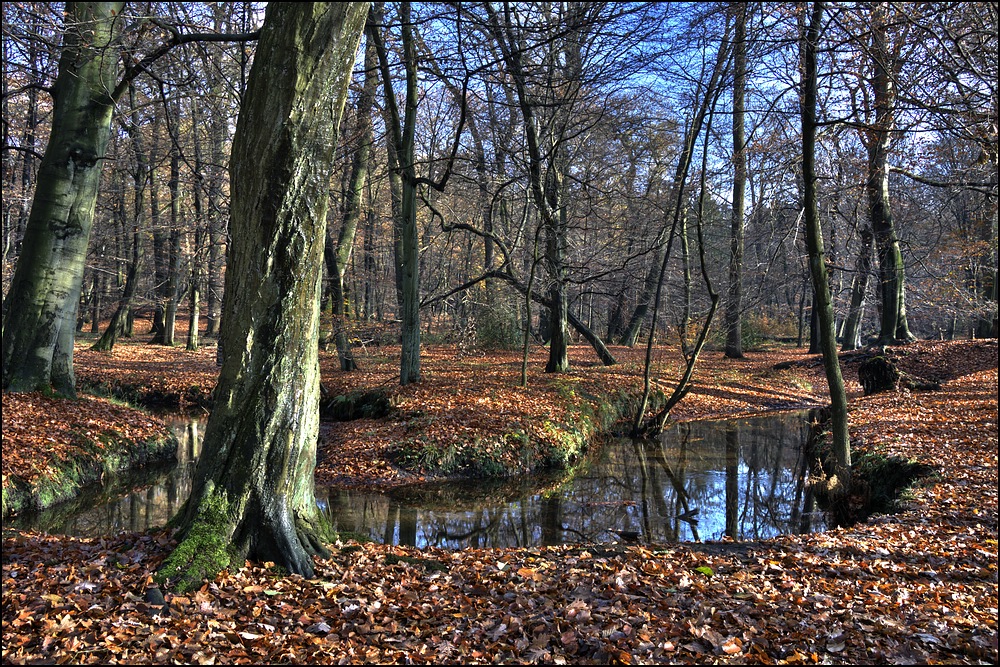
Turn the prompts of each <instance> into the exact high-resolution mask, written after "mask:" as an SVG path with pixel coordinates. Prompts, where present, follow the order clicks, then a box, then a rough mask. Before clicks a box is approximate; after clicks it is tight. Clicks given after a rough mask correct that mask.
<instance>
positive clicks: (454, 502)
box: [11, 412, 826, 548]
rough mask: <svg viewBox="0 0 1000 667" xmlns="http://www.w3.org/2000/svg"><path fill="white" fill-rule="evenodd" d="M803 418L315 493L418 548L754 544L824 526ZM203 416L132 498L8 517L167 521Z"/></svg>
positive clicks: (360, 527)
mask: <svg viewBox="0 0 1000 667" xmlns="http://www.w3.org/2000/svg"><path fill="white" fill-rule="evenodd" d="M807 415H808V413H806V412H795V413H782V414H775V415H771V416H767V417H759V418H754V419H744V420H733V421H714V422H708V421H706V422H693V423H687V424H677V425H674V426H673V427H672V428H671V429H670V430H668V431H667V432H665V433H664V434H663V435H662V436H661V437H660V438H659V439H656V440H631V439H618V440H614V441H611V442H609V443H607V444H606V445H605V446H603V447H601V448H600V449H599V450H598V451H597V452H596V453H595V454H593V455H592V456H591V457H590V458H589V459H588V460H587V461H586V462H584V463H583V464H582V465H581V466H579V467H578V468H577V469H576V470H574V471H572V472H571V473H570V474H566V473H561V474H559V475H552V474H546V475H530V476H525V477H524V478H521V479H517V480H502V481H488V480H476V481H473V482H450V483H438V484H428V485H420V486H411V487H404V488H401V489H395V490H392V491H389V492H385V493H373V492H361V491H357V490H345V489H338V488H327V487H318V488H317V490H316V491H317V503H318V504H319V506H320V508H321V509H322V510H323V511H324V512H326V513H327V515H328V516H329V518H330V520H331V521H332V522H333V524H334V527H335V528H337V530H339V531H349V532H352V533H359V534H362V535H365V536H367V537H369V538H371V539H373V540H376V541H379V542H384V543H391V544H408V545H414V546H418V547H422V546H428V545H433V546H442V547H451V548H462V547H467V546H472V547H526V546H536V545H549V544H562V543H588V542H608V541H612V540H616V541H638V542H652V543H662V542H678V541H701V540H718V539H721V538H722V537H723V536H729V537H732V538H733V539H736V540H754V539H762V538H768V537H772V536H774V535H778V534H783V533H796V532H810V531H815V530H823V529H824V528H825V527H826V524H825V519H824V517H823V515H822V513H820V512H819V511H818V510H817V509H816V507H815V501H814V500H813V498H812V495H811V493H810V492H809V490H808V484H807V483H806V482H807V474H808V467H809V466H808V462H807V460H806V456H805V454H804V452H803V448H804V444H805V442H806V438H807V435H808V425H807ZM203 425H204V418H201V419H190V418H173V419H172V420H171V428H172V429H173V430H174V433H175V434H176V435H177V438H178V441H179V442H180V447H179V449H178V461H177V463H176V464H175V465H172V466H170V467H160V468H152V469H149V470H146V471H143V472H142V473H141V474H140V476H139V477H138V478H136V479H135V480H133V481H132V482H131V483H133V484H136V485H138V486H139V487H140V488H136V489H134V490H132V491H130V492H127V493H124V494H119V495H111V496H110V497H109V494H108V492H107V490H100V489H96V490H91V491H89V492H88V493H87V494H85V495H83V496H81V498H80V499H78V500H77V501H76V502H72V503H67V504H64V505H61V506H58V507H55V508H52V509H51V510H48V511H46V512H43V513H41V514H38V515H34V516H23V517H15V518H14V519H13V520H12V521H11V523H12V524H15V525H19V526H20V527H22V528H34V529H38V530H46V531H48V532H54V533H64V534H75V535H90V536H99V535H109V534H115V533H118V532H122V531H142V530H147V529H150V528H156V527H159V526H162V525H164V524H165V523H166V522H167V521H168V520H169V518H170V517H171V516H172V515H173V514H174V513H175V512H176V511H177V510H178V509H179V508H180V506H181V504H182V503H183V502H184V500H185V499H186V498H187V496H188V494H190V492H191V481H192V476H193V472H194V463H195V461H196V459H197V456H198V454H199V453H200V435H201V432H202V430H203Z"/></svg>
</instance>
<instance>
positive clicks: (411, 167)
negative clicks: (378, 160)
mask: <svg viewBox="0 0 1000 667" xmlns="http://www.w3.org/2000/svg"><path fill="white" fill-rule="evenodd" d="M399 18H400V21H401V23H402V27H401V30H402V40H403V44H402V46H403V63H404V65H405V68H406V102H405V105H404V111H403V117H402V119H401V118H400V115H399V109H398V108H397V105H396V96H395V93H394V92H393V90H392V79H391V75H390V72H389V63H388V54H387V52H386V49H385V46H384V44H383V43H382V36H381V33H380V32H379V30H378V29H377V26H378V24H379V23H380V21H377V20H375V19H374V18H373V21H372V24H373V25H374V26H376V29H373V30H370V31H369V32H368V35H369V38H371V39H373V40H374V41H375V44H376V48H377V52H378V57H379V67H380V69H381V71H382V85H383V87H384V90H385V106H386V109H387V111H388V116H389V121H390V127H389V133H390V136H391V143H392V150H390V151H389V161H390V174H393V173H394V174H397V175H398V178H399V181H398V184H399V188H400V193H399V196H400V203H399V218H398V226H397V229H398V231H399V239H398V246H397V248H398V250H397V254H396V256H397V271H396V280H397V289H398V292H399V296H400V304H399V305H400V320H401V322H400V327H401V330H402V331H401V334H402V341H401V351H400V361H399V383H400V384H401V385H407V384H410V383H411V382H418V381H419V380H420V240H419V237H418V235H417V185H416V168H415V164H414V138H415V136H416V122H417V54H416V46H415V43H414V38H413V25H412V24H411V22H410V3H409V2H403V3H400V6H399Z"/></svg>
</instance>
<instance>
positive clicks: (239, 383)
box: [158, 3, 367, 589]
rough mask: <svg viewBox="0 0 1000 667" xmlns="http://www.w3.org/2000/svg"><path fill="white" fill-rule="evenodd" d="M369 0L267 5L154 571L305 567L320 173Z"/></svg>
mask: <svg viewBox="0 0 1000 667" xmlns="http://www.w3.org/2000/svg"><path fill="white" fill-rule="evenodd" d="M366 10H367V6H366V3H349V4H339V3H289V4H278V3H272V4H271V5H269V6H268V9H267V15H266V17H265V21H264V28H263V29H262V32H261V39H260V44H259V46H258V50H257V55H256V57H255V60H254V66H253V69H252V70H251V74H250V81H249V84H248V88H247V93H246V97H245V99H244V104H243V108H242V109H241V111H240V118H239V122H238V123H237V128H236V136H235V138H234V140H233V155H232V160H231V168H232V173H233V184H232V190H233V197H232V205H231V216H232V220H231V226H230V227H231V230H232V244H231V246H230V255H229V262H228V266H227V270H226V287H225V292H226V299H225V303H224V313H223V316H222V335H221V338H220V345H221V346H222V348H223V350H224V358H223V364H222V370H221V373H220V376H219V383H218V386H217V387H216V391H215V397H214V408H213V410H212V413H211V416H210V417H209V421H208V425H207V427H206V431H205V441H204V444H203V450H202V456H201V458H200V459H199V461H198V468H197V470H196V473H195V480H194V485H193V491H192V494H191V497H190V498H189V499H188V501H187V503H186V505H185V507H184V509H182V511H181V512H180V513H179V520H178V524H179V527H180V534H179V536H180V538H181V542H180V544H179V545H178V547H177V548H176V549H175V551H174V553H173V554H172V555H171V556H170V557H169V558H168V559H167V561H166V562H165V563H164V566H163V568H162V569H161V571H160V573H159V575H158V576H159V577H160V578H161V579H162V580H164V581H171V582H174V585H175V586H177V587H179V588H181V589H188V588H192V587H194V586H196V585H197V584H198V582H200V581H201V580H202V579H203V578H205V577H211V576H213V575H214V574H215V573H216V572H218V571H219V570H220V569H222V568H224V567H226V566H228V565H229V564H231V563H237V564H242V561H243V559H244V558H249V559H252V560H258V561H273V562H275V563H277V564H279V565H281V566H283V567H284V568H285V569H286V570H287V571H288V572H291V573H295V574H301V575H304V576H312V573H313V565H312V556H313V555H315V554H325V553H327V552H326V549H325V547H324V546H323V543H324V541H328V540H330V539H331V538H332V537H333V535H332V532H331V531H330V529H329V526H328V524H327V522H326V521H325V519H324V517H323V516H322V515H321V513H320V511H319V509H318V508H317V506H316V499H315V493H314V486H313V473H314V470H315V467H316V441H317V437H318V432H319V363H318V358H317V354H318V345H319V303H320V278H321V273H322V262H323V247H324V239H325V236H326V214H327V206H328V202H329V195H328V191H329V179H330V170H331V166H332V162H333V149H334V147H335V146H336V145H337V133H338V127H339V124H340V116H341V112H342V110H343V106H344V101H345V98H346V94H347V84H348V82H349V81H350V76H351V70H352V67H353V65H354V56H355V53H356V51H357V47H358V42H359V41H360V36H361V30H362V27H363V22H364V17H365V13H366Z"/></svg>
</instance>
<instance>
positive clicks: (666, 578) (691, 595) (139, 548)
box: [2, 341, 998, 664]
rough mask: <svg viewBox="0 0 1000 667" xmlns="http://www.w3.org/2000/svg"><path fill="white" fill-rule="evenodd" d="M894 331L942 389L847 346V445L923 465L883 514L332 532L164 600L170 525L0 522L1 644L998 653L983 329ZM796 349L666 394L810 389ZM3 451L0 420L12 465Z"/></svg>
mask: <svg viewBox="0 0 1000 667" xmlns="http://www.w3.org/2000/svg"><path fill="white" fill-rule="evenodd" d="M902 349H904V350H905V351H906V353H907V354H906V356H905V357H904V358H902V359H901V361H900V365H901V366H902V367H904V368H906V367H907V364H910V365H911V367H912V368H918V367H919V368H921V369H924V371H925V372H926V369H927V368H935V369H939V370H936V371H935V372H936V373H937V374H938V376H939V379H941V380H943V381H944V383H943V384H944V386H943V389H942V391H939V392H909V391H901V392H895V393H885V394H876V395H874V396H869V397H864V396H862V395H861V391H860V386H859V385H857V382H856V377H851V376H850V372H851V371H850V370H849V369H850V368H851V367H852V366H851V364H850V363H847V364H845V369H848V370H847V371H846V372H847V373H848V379H849V383H848V386H849V389H850V392H851V412H850V419H851V424H852V436H853V438H854V445H855V447H856V448H857V449H858V450H868V451H877V452H880V453H884V454H886V455H899V456H903V457H905V458H908V459H915V460H918V461H923V462H930V463H932V464H933V465H934V466H935V467H936V469H937V475H936V477H935V478H933V479H929V480H925V481H924V482H923V483H921V484H918V486H916V487H914V488H912V489H911V490H910V491H909V492H908V493H907V495H906V496H905V497H904V499H903V500H902V501H901V502H900V511H899V512H897V513H896V514H892V515H876V516H873V517H871V518H870V519H868V520H867V521H866V522H864V523H860V524H856V525H854V526H852V527H850V528H840V529H834V530H828V531H826V532H823V533H814V534H808V535H788V536H781V537H777V538H774V539H770V540H766V541H761V542H754V543H744V544H735V543H729V542H721V543H715V544H688V545H642V546H638V545H628V546H626V545H622V544H617V543H609V544H583V545H564V546H558V547H539V548H529V549H465V550H461V551H448V550H442V549H436V548H427V549H423V550H417V549H413V548H409V547H400V546H389V545H376V544H355V543H349V542H344V543H338V544H337V545H335V548H334V549H333V550H332V556H331V557H330V558H328V559H318V560H317V563H316V565H317V567H316V578H315V579H311V580H306V579H303V578H301V577H298V576H282V575H281V574H280V573H278V572H277V571H276V570H275V568H274V567H273V565H272V564H269V563H265V564H252V563H247V564H246V565H245V567H242V568H239V569H238V570H232V571H226V572H223V573H221V574H220V575H219V576H218V577H217V578H216V579H214V580H212V581H209V582H206V583H205V584H204V585H203V586H202V587H201V589H200V590H197V591H195V592H193V593H191V594H189V595H186V596H180V595H174V594H172V593H171V592H170V591H163V600H164V602H163V603H162V604H157V603H151V602H149V601H147V600H149V599H150V596H149V595H148V591H149V590H150V589H151V588H152V587H153V584H152V578H151V575H152V573H153V572H154V571H155V569H156V567H157V566H158V564H159V562H160V561H161V560H162V559H163V558H164V557H165V555H166V554H167V553H169V550H170V548H171V547H172V546H173V544H174V542H173V538H172V537H171V535H170V533H169V532H167V531H155V532H150V533H145V534H126V535H118V536H114V537H108V538H100V539H99V538H73V537H64V536H51V535H45V534H39V533H32V532H18V531H10V530H5V531H4V536H3V574H2V576H3V599H2V602H3V646H4V656H3V658H4V661H5V662H10V663H25V662H57V663H65V662H74V663H105V664H107V663H112V664H114V663H118V664H120V663H163V662H185V663H196V664H213V663H226V664H241V663H263V662H276V663H299V664H301V663H327V664H331V663H337V664H339V663H367V662H379V663H387V662H402V663H436V662H458V663H476V664H480V663H534V662H544V663H555V664H562V663H572V664H588V663H613V664H631V663H647V662H670V663H706V662H712V663H734V664H743V663H764V664H806V663H831V664H832V663H835V664H862V663H886V664H912V663H926V664H934V663H950V664H956V663H959V664H996V662H997V449H998V444H997V362H996V343H995V342H994V341H975V342H964V343H950V344H948V343H919V344H917V345H915V346H907V347H906V348H902ZM769 354H770V353H769ZM792 354H793V355H797V357H798V358H799V359H800V361H801V362H802V365H801V366H800V367H798V368H795V369H791V370H790V371H782V372H781V374H780V375H779V374H778V373H776V372H775V371H773V363H774V362H775V359H777V360H780V359H781V358H782V357H783V358H784V359H788V357H789V353H787V352H784V353H775V354H774V357H770V356H768V357H766V358H765V359H757V360H756V361H754V360H751V361H750V362H748V363H743V364H742V365H736V364H733V365H731V366H727V365H726V362H725V361H723V360H721V359H711V358H710V359H708V360H707V363H706V364H705V369H706V370H705V371H704V375H703V377H707V378H715V379H713V380H709V381H706V383H705V384H704V385H701V386H699V387H698V388H697V389H696V392H698V393H692V398H693V400H691V402H690V403H689V404H688V405H687V406H685V403H688V400H687V399H686V401H685V402H684V403H682V404H681V406H679V408H680V407H685V408H686V412H684V413H682V412H681V410H680V409H678V411H676V412H675V416H676V417H678V418H691V417H707V416H729V415H731V414H734V413H735V414H742V413H743V412H752V410H753V406H754V405H755V404H758V405H759V400H760V398H761V397H762V396H771V395H773V394H778V393H781V394H782V395H783V396H784V395H794V394H795V391H793V390H792V389H790V387H791V386H792V385H793V384H795V383H796V382H799V383H801V382H802V381H803V378H805V379H806V380H807V382H805V384H811V385H812V386H811V389H812V390H813V391H822V388H823V384H822V379H821V373H822V369H821V368H820V369H818V370H817V368H816V367H815V366H814V365H813V364H814V361H811V360H810V359H813V360H814V359H815V358H810V357H806V356H805V355H802V354H800V353H795V352H793V353H792ZM751 356H753V355H751ZM761 356H764V355H761ZM370 366H374V364H370ZM623 366H624V364H623ZM733 367H736V368H738V369H739V373H738V374H734V373H733V372H732V368H733ZM587 370H589V371H603V370H604V369H600V368H590V369H587ZM368 372H373V371H368ZM585 372H586V371H581V374H583V373H585ZM609 372H610V373H623V372H624V371H622V370H620V369H619V370H614V367H612V370H611V371H609ZM785 373H789V375H785ZM727 374H728V376H727ZM481 376H482V374H479V375H478V376H477V381H478V380H480V379H481ZM432 377H433V369H432ZM727 377H728V378H729V379H727ZM754 378H756V379H754ZM324 379H325V380H326V377H325V378H324ZM345 381H347V380H345ZM727 383H728V384H727ZM743 384H745V385H746V386H747V387H748V390H749V391H748V397H747V398H745V399H743V400H742V404H741V399H740V398H737V397H736V396H737V395H738V392H737V391H736V388H737V387H738V386H740V385H743ZM421 389H423V388H421ZM414 391H415V392H416V391H417V390H414ZM470 393H471V392H470ZM807 393H808V392H807V391H806V390H805V389H804V390H803V392H800V393H799V395H798V397H797V398H796V399H795V400H803V399H804V398H805V397H806V394H807ZM716 398H717V399H719V400H718V401H717V402H716V403H715V405H716V407H715V410H714V412H713V408H712V406H713V400H715V399H716ZM814 398H819V395H816V396H815V397H814ZM4 400H5V403H4V417H3V419H4V424H5V425H6V424H7V422H8V419H9V416H8V408H7V402H6V401H7V397H6V396H5V398H4ZM403 400H406V398H405V397H404V399H403ZM414 400H416V399H414ZM450 400H452V404H455V402H456V401H455V400H454V399H450ZM781 400H786V399H785V398H782V399H781ZM789 400H790V399H789ZM359 421H364V420H359ZM373 421H374V420H373ZM352 423H353V422H352ZM8 453H9V447H8V443H7V437H6V432H5V437H4V460H5V465H6V459H7V456H8ZM357 465H358V466H359V468H361V467H363V462H362V463H358V464H357ZM372 477H373V478H375V477H377V476H372ZM429 561H434V562H436V563H438V564H440V566H441V567H425V566H422V565H421V563H425V562H429ZM709 572H711V574H709ZM153 599H154V600H155V599H156V598H155V596H154V597H153Z"/></svg>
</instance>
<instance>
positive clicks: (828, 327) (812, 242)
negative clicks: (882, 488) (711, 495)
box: [800, 2, 851, 494]
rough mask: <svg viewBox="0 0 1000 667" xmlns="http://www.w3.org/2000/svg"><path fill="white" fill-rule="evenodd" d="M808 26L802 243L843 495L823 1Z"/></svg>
mask: <svg viewBox="0 0 1000 667" xmlns="http://www.w3.org/2000/svg"><path fill="white" fill-rule="evenodd" d="M811 9H812V11H811V14H810V16H809V22H808V25H807V26H804V29H803V31H802V36H801V42H800V48H801V57H802V83H801V86H802V106H801V118H802V194H803V202H802V204H803V208H804V213H805V216H804V217H805V227H806V244H807V246H808V248H809V270H810V273H811V275H812V280H813V298H814V302H813V308H814V309H815V310H816V311H817V312H818V315H819V325H820V327H819V329H820V343H821V346H822V352H823V368H824V369H825V371H826V380H827V384H828V385H829V387H830V403H831V412H832V421H833V442H832V449H833V453H834V456H835V457H836V475H837V478H838V481H839V484H840V486H839V487H834V492H835V493H842V494H845V493H846V491H847V490H848V489H849V488H850V485H851V440H850V434H849V432H848V428H847V392H846V390H845V388H844V378H843V375H842V374H841V371H840V359H839V357H838V356H837V339H836V336H835V330H834V317H833V301H832V299H831V298H830V282H829V278H828V276H827V272H826V262H825V256H824V252H823V229H822V227H821V225H820V219H819V209H818V206H817V196H816V170H815V156H816V82H817V67H816V51H817V49H818V46H817V44H818V42H819V35H820V25H821V24H822V22H823V3H822V2H814V3H813V5H812V8H811Z"/></svg>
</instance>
